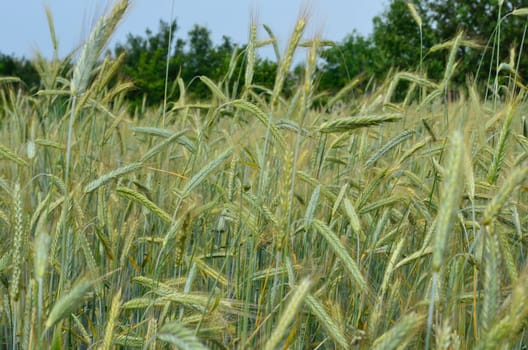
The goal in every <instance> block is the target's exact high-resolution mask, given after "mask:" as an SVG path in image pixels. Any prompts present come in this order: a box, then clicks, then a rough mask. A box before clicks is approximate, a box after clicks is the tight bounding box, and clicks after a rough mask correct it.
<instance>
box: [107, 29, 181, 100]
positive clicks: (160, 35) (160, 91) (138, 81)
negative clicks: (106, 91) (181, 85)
mask: <svg viewBox="0 0 528 350" xmlns="http://www.w3.org/2000/svg"><path fill="white" fill-rule="evenodd" d="M177 28H178V27H177V25H176V22H173V23H172V24H171V25H170V24H168V23H166V22H164V21H160V24H159V30H158V32H157V33H156V34H153V33H152V31H151V30H150V29H147V30H146V31H145V34H146V38H144V37H141V36H134V35H132V34H129V35H128V36H127V40H126V43H125V44H117V45H116V48H115V50H114V52H115V54H116V55H119V54H121V53H123V52H124V53H125V59H124V62H123V66H122V69H121V72H120V78H122V79H127V80H132V81H133V82H134V84H135V85H136V87H137V89H136V90H134V91H132V92H130V93H129V95H128V96H129V98H130V99H131V100H133V101H135V103H136V104H139V103H140V102H141V99H142V98H143V95H144V94H148V97H149V98H148V100H147V101H148V102H149V104H153V103H158V102H159V101H162V100H163V97H164V93H165V70H166V66H167V64H166V63H167V52H168V48H169V44H170V41H169V38H171V41H172V40H173V38H174V33H175V32H176V30H177ZM183 45H184V43H183V42H181V41H177V42H176V45H175V48H174V55H178V54H180V53H181V51H182V47H183ZM169 68H170V71H169V75H170V76H171V77H174V75H175V74H177V72H176V70H175V67H174V66H169Z"/></svg>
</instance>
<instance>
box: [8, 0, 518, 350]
mask: <svg viewBox="0 0 528 350" xmlns="http://www.w3.org/2000/svg"><path fill="white" fill-rule="evenodd" d="M126 6H127V1H121V2H119V3H118V4H117V5H116V7H115V8H114V9H113V11H112V12H111V13H109V14H108V15H107V16H105V17H102V18H101V19H100V20H99V22H97V24H96V25H95V27H94V29H93V32H92V33H91V34H90V36H89V38H88V39H87V41H86V43H85V44H84V46H83V47H82V48H81V51H80V53H79V57H78V59H77V60H76V61H75V63H74V64H73V66H70V65H67V64H65V63H64V62H62V61H60V60H44V59H39V60H38V61H37V65H38V67H39V73H40V74H41V80H42V88H41V90H40V91H38V92H37V93H35V94H29V93H27V92H24V90H23V89H21V88H20V86H21V84H20V82H19V81H18V80H17V79H16V78H14V77H2V78H0V282H1V283H0V297H1V298H0V348H1V349H47V348H53V349H135V348H137V349H208V348H213V349H407V348H409V349H415V348H417V349H474V348H475V349H525V348H526V347H527V346H528V345H527V344H528V333H527V327H526V326H527V320H528V270H527V267H526V255H527V254H528V251H527V248H528V245H525V243H528V236H527V235H528V187H527V186H528V181H527V178H528V160H527V158H528V138H527V137H528V121H527V120H525V117H524V115H527V114H528V109H527V107H528V105H527V103H526V87H525V86H524V85H522V84H521V83H520V82H519V79H518V77H517V75H516V73H515V72H514V71H511V72H510V71H501V74H500V78H501V79H494V77H491V81H490V82H489V84H487V85H488V86H489V88H488V89H486V90H484V89H482V88H481V87H479V86H478V85H477V84H476V83H472V82H471V81H468V83H467V85H466V86H464V87H462V88H461V89H460V93H459V94H457V95H456V96H453V94H452V93H451V91H452V90H451V85H450V82H451V79H452V77H453V76H454V75H456V67H457V58H456V53H457V50H458V49H459V48H460V47H461V46H462V45H467V43H465V42H464V41H463V40H462V39H461V35H459V36H457V37H455V38H453V40H451V41H450V42H447V43H443V44H441V45H440V46H439V47H438V50H443V51H444V52H445V55H446V57H447V61H446V62H447V63H446V66H445V73H444V77H443V79H442V80H438V81H435V80H431V79H428V78H427V77H426V76H425V75H424V74H420V72H398V71H394V72H392V73H391V74H389V76H388V77H387V79H386V80H385V81H382V82H380V83H378V84H377V85H376V86H373V87H372V88H371V89H370V90H369V93H368V94H355V95H354V94H351V91H352V90H353V89H354V87H355V83H356V81H352V82H351V83H350V84H349V85H348V86H346V87H345V88H344V89H343V90H342V91H341V92H340V93H338V94H335V95H331V96H328V95H325V94H324V93H320V92H319V91H317V89H316V85H317V75H316V65H317V61H318V58H317V57H318V56H317V53H318V49H319V48H320V46H321V45H322V44H324V43H323V42H322V41H321V40H320V39H318V38H314V39H310V40H308V41H306V40H305V39H302V40H301V38H303V34H304V29H305V26H306V20H305V18H303V17H300V18H299V20H298V22H297V25H296V27H295V30H294V32H293V34H292V36H291V38H290V41H289V44H288V45H287V47H286V49H285V50H284V52H283V53H282V54H281V60H280V62H279V63H280V64H279V69H278V72H277V77H276V80H275V85H274V87H273V89H265V88H262V87H259V86H255V85H253V84H252V77H253V63H254V61H255V55H256V54H257V50H258V47H259V45H260V44H261V43H259V42H257V40H256V34H255V33H256V27H255V26H254V25H252V26H251V28H250V35H249V38H250V39H249V43H248V46H247V48H246V50H245V52H244V53H243V56H241V59H243V60H245V70H244V71H243V74H242V76H240V77H236V76H233V75H232V74H230V73H232V72H227V73H226V76H225V79H224V80H222V81H211V80H210V79H208V78H207V77H204V76H202V77H199V83H200V84H205V85H206V86H207V87H208V88H209V89H210V90H211V96H212V97H211V98H210V99H209V100H205V101H195V100H192V99H190V98H188V97H187V95H186V93H185V92H186V84H187V83H188V82H184V81H182V80H181V79H178V80H177V81H176V82H175V84H176V86H177V89H178V90H177V91H178V93H177V97H176V98H174V99H169V100H167V101H166V103H164V104H163V105H160V106H158V107H154V108H152V107H149V108H147V107H144V108H142V107H141V106H140V107H139V108H137V109H135V110H132V109H131V108H130V105H129V103H128V102H127V100H126V98H125V94H126V92H127V91H128V90H129V89H130V88H131V85H132V84H131V83H130V82H119V81H117V82H116V81H115V79H113V78H114V74H115V73H116V71H118V70H119V64H120V62H119V60H112V59H110V58H106V59H103V60H100V59H99V57H100V53H101V52H102V51H103V49H104V46H105V43H106V41H107V40H108V38H109V37H110V35H111V34H112V32H113V31H114V29H115V27H116V26H117V24H118V22H119V19H120V17H121V16H122V15H123V12H124V11H125V9H126ZM296 51H300V52H303V53H305V55H306V63H305V66H304V69H305V71H304V74H303V76H304V78H303V79H302V80H301V81H299V82H298V83H297V85H296V87H295V89H294V90H293V91H292V92H291V93H289V94H288V95H286V94H284V93H283V87H284V83H285V80H286V76H287V74H288V72H289V71H290V69H291V65H292V57H293V55H294V52H296ZM497 76H498V75H497ZM495 81H496V83H495ZM170 84H172V83H170ZM455 97H456V98H455Z"/></svg>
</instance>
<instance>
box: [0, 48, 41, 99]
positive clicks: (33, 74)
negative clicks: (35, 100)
mask: <svg viewBox="0 0 528 350" xmlns="http://www.w3.org/2000/svg"><path fill="white" fill-rule="evenodd" d="M0 76H11V77H17V78H20V80H22V81H23V82H24V84H25V86H26V87H27V88H28V89H29V90H32V89H36V88H38V86H39V83H40V77H39V75H38V72H37V71H36V69H35V68H34V67H33V65H32V64H31V62H30V61H28V60H27V59H26V58H24V57H22V58H17V57H15V56H13V55H5V54H2V53H0Z"/></svg>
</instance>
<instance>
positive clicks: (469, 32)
mask: <svg viewBox="0 0 528 350" xmlns="http://www.w3.org/2000/svg"><path fill="white" fill-rule="evenodd" d="M426 3H427V9H428V11H429V13H430V20H431V22H432V25H433V27H434V30H435V32H436V33H437V36H438V38H439V39H440V40H442V41H445V40H448V39H451V38H453V37H454V36H455V35H456V34H457V33H458V32H459V31H461V30H463V31H464V32H465V34H466V37H467V39H470V40H473V41H476V42H478V43H480V44H481V45H483V46H485V45H486V44H487V43H488V42H489V43H490V44H491V46H490V47H489V48H488V49H487V50H486V51H485V52H484V51H482V50H472V49H468V48H461V56H462V57H463V58H464V60H463V61H462V64H461V66H460V67H459V71H460V72H461V75H464V76H465V75H466V74H469V73H476V72H475V67H476V66H477V65H478V64H479V62H480V61H481V59H482V67H483V69H482V70H481V74H482V75H481V76H480V78H487V74H488V70H489V68H490V67H491V69H492V71H494V70H495V69H496V68H497V61H496V60H497V56H495V57H494V60H493V62H492V51H493V50H492V46H493V43H495V45H496V47H498V48H499V56H498V59H499V61H500V62H508V61H509V57H510V49H514V51H515V52H516V55H517V57H520V58H521V60H520V65H519V69H518V73H519V74H520V75H521V76H526V75H527V74H528V56H527V55H526V54H521V53H522V52H523V53H524V52H526V48H524V49H523V48H521V46H520V44H521V42H522V39H523V35H524V32H525V30H526V25H527V23H528V22H527V19H526V17H518V16H511V15H509V14H510V13H511V11H513V10H514V9H516V8H521V7H523V6H526V1H523V0H510V1H500V3H501V5H499V1H497V0H492V1H464V0H429V1H427V2H426ZM499 15H500V16H499ZM499 23H500V27H499ZM499 28H500V37H497V35H498V33H499V32H498V31H497V29H499ZM494 38H497V39H498V41H496V40H494Z"/></svg>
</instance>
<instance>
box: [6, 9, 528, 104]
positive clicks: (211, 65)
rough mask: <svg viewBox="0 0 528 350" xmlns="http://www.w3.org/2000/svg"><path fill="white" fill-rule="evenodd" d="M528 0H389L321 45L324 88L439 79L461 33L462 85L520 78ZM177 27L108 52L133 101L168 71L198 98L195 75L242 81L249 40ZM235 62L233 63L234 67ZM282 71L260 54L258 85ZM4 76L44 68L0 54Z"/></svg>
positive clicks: (154, 99) (526, 58)
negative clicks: (397, 76)
mask: <svg viewBox="0 0 528 350" xmlns="http://www.w3.org/2000/svg"><path fill="white" fill-rule="evenodd" d="M522 5H523V4H522V0H511V1H499V0H496V1H494V0H491V1H465V0H425V1H420V0H413V1H405V0H392V1H389V2H388V4H387V6H386V8H385V10H384V11H383V13H381V14H380V15H379V16H376V17H375V18H374V19H373V31H372V33H371V34H370V35H368V36H364V35H362V34H359V33H357V32H355V31H353V32H351V33H350V34H348V35H347V36H346V37H345V39H344V40H342V41H341V42H338V43H335V44H334V45H332V46H330V47H325V48H322V49H321V52H320V54H321V62H320V64H319V66H318V77H319V79H318V88H319V90H320V91H326V92H329V93H335V92H336V91H339V90H340V89H341V88H342V87H344V86H345V85H346V84H348V83H350V82H351V81H353V80H354V79H359V80H358V82H359V83H358V85H357V89H359V91H364V90H365V89H368V88H369V87H370V86H372V85H373V84H375V83H376V82H379V81H382V80H383V79H384V78H385V76H386V75H387V74H388V72H390V71H391V69H398V70H408V71H414V72H419V73H420V74H422V75H424V76H427V77H428V78H431V79H440V78H441V75H442V74H443V72H444V69H445V65H446V56H447V52H446V51H445V50H441V49H440V48H441V47H442V45H439V44H441V43H445V42H448V41H449V40H452V39H453V38H454V37H455V36H457V34H458V33H460V32H462V33H463V45H461V46H460V48H459V52H458V53H457V54H458V60H457V72H458V74H457V77H456V79H455V82H457V83H461V84H463V83H465V81H466V79H467V78H468V77H471V78H472V79H477V80H480V81H486V80H487V78H488V77H489V76H492V75H493V76H494V75H495V74H496V73H497V71H496V69H498V67H499V66H500V67H502V68H501V69H502V71H507V70H508V69H507V68H508V67H509V68H510V69H511V70H515V71H516V72H517V73H516V74H517V76H518V78H519V81H522V77H523V76H525V75H526V72H527V70H528V55H526V54H525V53H524V52H523V46H524V45H523V44H524V38H525V34H526V29H527V23H528V21H527V17H525V16H514V15H512V11H513V10H515V9H519V8H521V7H522ZM498 24H500V26H499V25H498ZM178 29H179V28H178V26H177V23H176V22H173V23H166V22H163V21H160V24H159V28H158V29H157V31H156V32H153V31H152V30H150V29H147V30H146V32H145V34H144V35H132V34H129V35H128V36H127V38H126V40H125V42H124V43H118V44H117V45H116V46H115V47H114V48H113V49H111V50H109V52H108V54H109V55H113V56H114V57H116V58H118V57H119V59H121V60H122V65H121V69H120V72H119V74H118V78H120V79H125V80H129V81H132V82H134V85H135V87H136V88H135V89H134V90H132V91H130V92H129V95H128V97H129V99H130V100H131V101H132V102H134V103H142V101H143V99H145V101H146V102H147V104H150V105H152V104H157V103H159V102H160V101H161V100H162V99H163V97H164V94H165V76H166V74H167V73H168V77H169V82H173V81H175V78H176V77H181V78H182V80H183V81H184V82H185V83H186V84H188V87H187V90H188V91H187V93H188V94H189V95H190V96H191V97H193V98H195V99H198V100H199V99H205V98H207V97H208V96H209V93H210V92H209V90H208V88H207V86H205V85H204V84H201V83H200V81H199V80H198V79H197V77H199V76H202V75H204V76H207V77H209V78H210V79H212V80H213V81H222V79H224V78H225V77H226V75H227V74H229V75H230V76H231V77H232V79H231V80H232V81H234V82H235V83H236V82H237V81H242V80H243V73H242V72H243V71H244V67H243V66H242V65H243V64H245V63H244V62H246V61H245V60H244V59H241V57H242V56H243V54H244V52H245V51H244V50H245V46H239V45H237V44H235V43H233V42H232V40H231V39H230V38H229V37H226V36H224V37H223V39H222V41H221V42H220V43H218V44H215V43H213V41H212V39H211V32H210V31H209V30H208V29H207V28H205V27H203V26H199V25H195V26H194V27H193V28H192V29H191V30H190V31H189V32H188V33H187V37H186V38H182V37H181V36H178V34H179V32H178ZM169 47H171V52H170V54H169V55H168V48H169ZM167 57H169V58H168V61H169V65H168V67H169V68H168V72H167V71H166V69H167V68H166V67H167ZM238 62H239V63H238ZM500 63H504V64H503V65H501V64H500ZM230 67H231V68H233V67H234V69H231V71H229V72H228V70H229V68H230ZM505 67H506V69H505ZM301 68H302V63H300V64H299V65H298V66H297V67H296V68H295V69H293V71H292V72H291V73H290V76H289V77H288V82H287V86H286V87H288V86H290V87H291V86H293V84H295V82H296V81H297V80H298V79H299V77H300V75H301V74H302V71H303V69H301ZM276 70H277V62H274V61H272V60H270V59H267V58H258V59H257V61H256V62H255V75H254V79H253V83H254V84H255V85H259V86H262V87H263V88H271V87H272V86H273V84H274V80H275V75H276ZM0 76H17V77H19V78H21V79H22V81H23V82H24V83H25V86H26V87H27V88H28V89H29V90H35V89H38V88H39V84H40V78H39V75H38V72H37V70H36V69H35V68H34V66H33V65H32V62H31V61H30V60H28V59H26V58H17V57H15V56H12V55H6V54H1V53H0ZM234 89H235V90H236V87H235V88H234ZM175 91H176V85H175V84H174V85H171V86H170V88H169V93H175ZM286 91H287V89H286Z"/></svg>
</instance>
